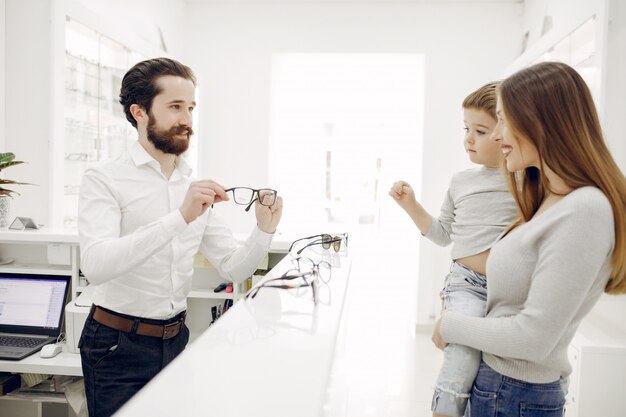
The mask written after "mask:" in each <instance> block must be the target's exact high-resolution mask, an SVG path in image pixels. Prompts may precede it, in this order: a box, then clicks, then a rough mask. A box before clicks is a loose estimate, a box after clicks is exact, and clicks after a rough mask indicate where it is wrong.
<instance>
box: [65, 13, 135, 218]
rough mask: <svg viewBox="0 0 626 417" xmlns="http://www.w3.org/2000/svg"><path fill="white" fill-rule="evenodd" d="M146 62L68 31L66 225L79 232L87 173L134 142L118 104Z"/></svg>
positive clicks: (73, 25)
mask: <svg viewBox="0 0 626 417" xmlns="http://www.w3.org/2000/svg"><path fill="white" fill-rule="evenodd" d="M142 59H143V57H142V56H141V55H140V54H139V53H137V52H134V51H132V50H130V49H129V48H128V47H126V46H124V45H122V44H120V43H118V42H115V41H113V40H111V39H109V38H107V37H106V36H104V35H102V34H100V33H98V32H97V31H95V30H93V29H91V28H89V27H87V26H85V25H82V24H81V23H79V22H76V21H74V20H72V19H69V18H68V19H67V21H66V25H65V112H64V114H65V119H64V153H65V161H64V183H63V185H64V207H63V224H64V226H65V227H70V228H72V227H76V216H77V210H78V207H77V206H78V190H79V187H80V182H81V177H82V174H83V172H84V171H85V170H86V169H87V168H89V167H90V166H92V165H94V164H96V163H97V162H99V161H102V160H106V159H110V158H114V157H116V156H118V155H120V154H121V153H122V152H123V151H124V150H126V149H127V147H128V146H129V145H130V144H131V143H132V142H133V141H134V140H136V136H137V135H136V132H135V130H134V128H133V127H132V126H131V125H130V123H128V121H127V120H126V117H125V116H124V112H123V109H122V106H121V105H120V104H119V101H118V100H119V91H120V85H121V81H122V77H123V76H124V74H125V72H126V71H127V70H128V68H129V67H131V66H132V65H134V64H135V63H137V62H139V61H141V60H142Z"/></svg>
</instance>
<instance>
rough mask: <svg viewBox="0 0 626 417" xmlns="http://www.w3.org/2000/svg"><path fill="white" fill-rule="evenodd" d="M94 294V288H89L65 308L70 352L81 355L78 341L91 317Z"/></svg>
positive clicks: (66, 334)
mask: <svg viewBox="0 0 626 417" xmlns="http://www.w3.org/2000/svg"><path fill="white" fill-rule="evenodd" d="M92 294H93V287H92V286H88V287H87V288H85V290H84V291H83V292H82V293H81V294H80V295H79V296H78V297H76V298H75V299H73V300H72V301H70V302H69V303H68V304H67V305H66V306H65V337H66V339H67V350H68V352H72V353H79V350H78V341H79V340H80V335H81V333H82V332H83V326H84V325H85V321H86V320H87V316H88V315H89V309H91V304H93V301H92V300H93V298H92Z"/></svg>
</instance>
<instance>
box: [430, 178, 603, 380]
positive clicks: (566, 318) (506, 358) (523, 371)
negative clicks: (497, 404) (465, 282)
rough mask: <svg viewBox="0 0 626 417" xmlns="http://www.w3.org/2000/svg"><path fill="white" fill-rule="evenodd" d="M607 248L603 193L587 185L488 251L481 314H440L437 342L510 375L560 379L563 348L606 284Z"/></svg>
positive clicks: (564, 371)
mask: <svg viewBox="0 0 626 417" xmlns="http://www.w3.org/2000/svg"><path fill="white" fill-rule="evenodd" d="M614 244H615V229H614V219H613V211H612V208H611V205H610V204H609V201H608V199H607V198H606V196H605V195H604V194H603V193H602V192H601V191H600V190H598V189H597V188H594V187H583V188H579V189H576V190H574V191H572V192H571V193H570V194H568V195H567V196H565V197H563V198H562V199H561V200H560V201H558V202H557V203H555V204H554V205H553V206H551V207H549V208H548V209H546V211H544V212H542V213H540V214H538V215H536V216H535V217H533V218H532V219H531V220H530V221H529V222H527V223H525V224H523V225H521V226H519V227H517V228H515V229H514V230H513V231H511V232H510V233H509V234H508V235H506V236H505V237H504V238H503V239H501V240H499V241H498V242H497V243H496V244H495V245H494V246H493V247H492V249H491V253H490V255H489V258H488V260H487V276H488V277H489V291H488V296H487V317H484V318H480V317H468V316H464V315H462V314H458V313H454V312H449V313H445V314H444V316H443V318H442V321H441V335H442V337H443V338H444V340H446V341H447V342H449V343H458V344H462V345H467V346H471V347H473V348H476V349H479V350H481V351H483V359H484V361H485V362H486V363H487V364H488V365H489V366H491V367H492V368H493V369H495V370H496V371H497V372H499V373H501V374H503V375H506V376H509V377H512V378H516V379H520V380H523V381H527V382H531V383H546V382H552V381H556V380H558V379H559V378H566V377H567V376H568V375H569V374H570V372H571V366H570V364H569V361H568V358H567V348H568V345H569V343H570V342H571V340H572V338H573V337H574V334H575V332H576V329H577V328H578V325H579V324H580V321H581V320H582V318H583V317H584V316H585V315H586V314H587V313H588V312H589V310H591V308H592V307H593V305H594V304H595V303H596V301H597V300H598V298H599V297H600V295H601V294H602V291H603V289H604V287H605V285H606V283H607V281H608V279H609V275H610V272H611V256H612V253H613V246H614Z"/></svg>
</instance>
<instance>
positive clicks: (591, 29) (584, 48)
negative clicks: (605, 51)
mask: <svg viewBox="0 0 626 417" xmlns="http://www.w3.org/2000/svg"><path fill="white" fill-rule="evenodd" d="M596 25H597V23H596V17H595V16H592V17H591V18H590V19H589V20H587V21H586V22H585V23H583V24H582V25H580V26H579V27H578V28H576V29H575V30H573V31H572V32H570V33H569V34H567V35H566V36H565V37H564V38H562V39H561V40H560V41H559V42H558V43H556V44H555V45H554V46H552V47H551V48H550V49H548V50H547V51H546V52H545V53H543V54H542V55H540V56H539V57H538V58H537V59H536V60H535V61H534V62H533V64H535V63H539V62H544V61H560V62H564V63H566V64H568V65H571V66H572V67H574V68H575V69H576V70H577V71H578V72H579V73H580V75H581V76H582V77H583V79H584V80H585V82H586V83H587V85H588V86H589V89H590V90H591V93H592V94H593V96H594V99H595V101H596V103H599V98H600V82H601V77H600V76H601V71H600V70H601V68H600V65H601V62H600V60H599V59H597V58H598V57H597V52H598V51H597V47H596V32H597V27H596Z"/></svg>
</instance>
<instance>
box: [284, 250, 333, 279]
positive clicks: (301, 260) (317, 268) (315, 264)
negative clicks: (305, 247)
mask: <svg viewBox="0 0 626 417" xmlns="http://www.w3.org/2000/svg"><path fill="white" fill-rule="evenodd" d="M291 262H292V263H296V268H297V269H298V271H300V272H302V269H301V267H300V264H301V263H302V264H303V265H305V266H309V267H311V270H312V271H313V272H314V273H316V274H317V276H318V277H319V279H320V280H322V282H323V283H325V284H328V283H329V282H330V279H331V278H332V269H333V267H332V265H331V264H330V262H327V261H319V262H316V261H314V260H313V259H311V258H308V257H306V256H298V257H297V258H293V259H292V260H291ZM320 266H322V267H324V268H328V279H324V277H323V276H322V273H321V272H320Z"/></svg>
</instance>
